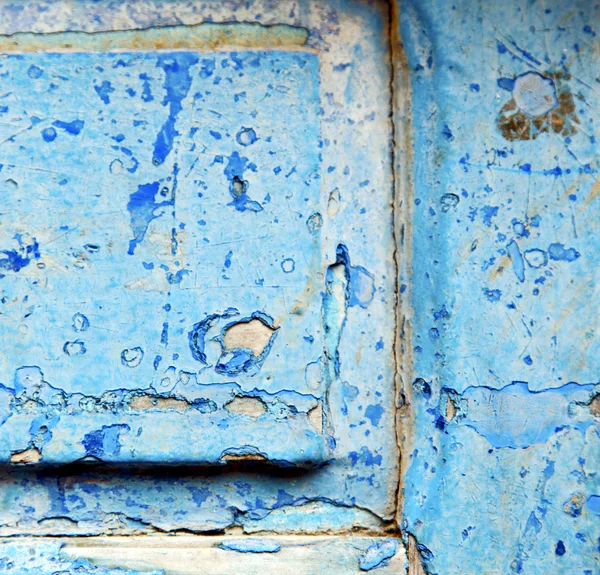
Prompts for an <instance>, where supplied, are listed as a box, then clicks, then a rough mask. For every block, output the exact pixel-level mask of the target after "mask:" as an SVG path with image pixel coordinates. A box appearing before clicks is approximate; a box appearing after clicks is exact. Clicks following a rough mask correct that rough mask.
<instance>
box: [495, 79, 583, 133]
mask: <svg viewBox="0 0 600 575" xmlns="http://www.w3.org/2000/svg"><path fill="white" fill-rule="evenodd" d="M542 77H543V78H548V79H551V80H552V81H553V83H554V85H555V86H556V98H557V101H558V104H557V106H556V107H555V108H553V109H552V110H550V111H548V112H547V113H544V114H540V115H538V116H534V117H531V116H529V115H527V114H526V113H525V112H524V111H523V110H521V109H519V107H518V106H517V103H516V101H515V99H514V97H513V98H511V99H510V100H509V101H508V102H507V103H506V104H504V106H502V108H501V109H500V112H499V113H498V117H497V119H496V123H497V126H498V128H499V129H500V132H502V135H503V136H504V137H505V138H506V139H507V140H509V141H514V140H535V139H536V138H537V137H538V136H539V135H540V134H546V133H551V132H554V133H556V134H560V135H561V136H563V137H565V136H571V135H573V134H575V133H576V132H577V125H578V124H579V123H580V122H579V118H578V117H577V114H576V107H575V100H574V98H573V94H572V93H571V92H570V90H569V89H568V87H567V86H566V85H565V81H566V80H569V79H570V75H569V74H565V73H564V72H557V73H549V74H547V75H543V76H542Z"/></svg>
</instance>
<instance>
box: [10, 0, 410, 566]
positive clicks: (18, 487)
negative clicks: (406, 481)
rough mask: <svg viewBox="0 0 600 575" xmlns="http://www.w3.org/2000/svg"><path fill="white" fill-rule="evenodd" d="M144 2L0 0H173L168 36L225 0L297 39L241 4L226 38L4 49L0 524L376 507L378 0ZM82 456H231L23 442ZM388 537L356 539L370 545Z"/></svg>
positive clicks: (388, 392)
mask: <svg viewBox="0 0 600 575" xmlns="http://www.w3.org/2000/svg"><path fill="white" fill-rule="evenodd" d="M146 7H147V9H143V7H141V5H140V4H139V3H127V2H122V3H117V4H114V3H108V2H95V3H83V2H82V3H77V4H72V3H69V4H68V10H66V9H65V4H64V3H63V4H60V3H49V4H44V9H43V10H42V9H40V10H38V8H37V7H36V8H33V7H29V6H25V5H22V6H19V7H16V6H14V5H10V6H9V5H1V6H0V9H1V10H2V11H3V12H2V14H3V17H2V18H0V22H2V24H1V26H2V29H1V30H0V32H3V33H5V34H12V33H15V32H18V31H21V32H27V31H30V32H31V31H34V32H50V31H55V32H57V31H63V30H86V31H88V32H93V31H100V30H103V31H106V30H126V29H140V28H146V27H152V26H168V25H173V26H175V25H176V26H177V34H178V36H177V37H178V38H180V37H181V34H182V31H181V26H185V25H186V24H190V25H192V24H193V25H198V24H199V23H202V22H210V23H211V25H212V23H214V22H221V21H228V22H230V21H231V20H232V18H233V19H235V20H238V21H239V22H244V21H252V22H259V23H261V24H264V25H265V26H267V25H271V24H285V25H287V26H289V27H292V28H293V29H294V30H296V31H297V33H296V34H295V35H294V34H292V35H291V36H292V38H293V39H294V41H296V38H298V37H299V38H301V39H302V38H303V44H302V45H301V46H298V45H296V46H295V47H294V48H293V49H290V50H282V49H279V48H278V49H277V50H274V49H273V47H272V46H270V45H266V46H265V45H264V40H262V39H260V41H258V40H254V41H255V42H256V45H252V42H250V45H248V44H249V41H248V38H250V39H252V38H254V36H252V35H248V34H247V33H248V27H247V26H246V25H245V24H239V26H238V28H239V33H240V35H242V36H243V45H244V47H245V48H244V50H234V49H233V48H230V47H227V48H220V49H219V51H218V52H215V51H214V50H213V48H212V47H211V46H210V45H208V46H207V45H202V46H201V47H200V48H199V49H198V51H194V50H189V51H188V50H186V51H185V52H176V51H175V52H173V51H168V52H160V53H157V52H156V51H154V52H152V51H151V52H150V53H146V52H145V53H143V54H135V55H134V54H131V49H129V50H127V49H124V50H122V52H123V53H120V54H118V55H116V54H114V55H101V54H60V55H58V56H54V55H41V54H27V55H23V56H22V57H19V56H16V55H10V56H8V57H6V58H3V59H2V61H1V63H2V65H3V73H6V74H7V75H6V77H5V78H4V81H5V82H6V83H11V85H12V89H11V90H9V89H8V88H7V89H6V91H5V92H3V94H4V93H8V92H9V91H10V92H11V94H8V95H6V96H5V97H4V98H2V104H1V105H3V106H4V105H6V106H8V108H9V110H8V112H7V113H6V115H5V116H4V117H5V119H7V118H13V120H11V121H10V122H9V121H8V120H6V121H5V123H6V124H10V123H13V124H14V125H13V126H10V125H9V126H6V125H5V126H3V127H2V129H3V130H6V132H5V134H6V135H5V138H4V139H5V140H6V142H4V143H3V144H2V146H3V147H5V150H6V153H7V154H8V153H9V150H11V151H10V154H11V156H10V158H9V159H5V161H4V163H3V171H2V172H1V173H2V174H3V177H2V178H1V179H0V180H1V182H3V183H4V184H5V185H6V186H12V188H11V192H10V193H11V194H12V196H11V197H15V198H21V200H22V202H21V206H15V207H16V208H19V209H18V210H17V211H16V212H14V214H13V212H12V211H11V213H8V212H7V215H6V222H7V224H9V223H10V224H11V225H7V226H6V228H5V227H4V226H3V229H2V233H3V234H5V235H4V236H3V244H2V249H5V250H6V251H7V252H9V253H10V254H11V255H10V256H9V254H5V255H6V259H7V260H9V262H17V263H18V265H16V264H12V263H10V264H9V263H8V262H7V264H6V266H7V269H5V270H4V275H5V277H4V278H2V280H1V281H2V282H4V285H5V286H7V287H6V288H5V289H7V290H9V289H10V290H12V293H13V294H14V293H17V294H18V297H17V300H16V301H13V300H12V299H10V298H7V301H6V302H5V304H3V305H8V306H11V308H12V311H11V314H12V315H11V317H12V318H13V319H11V320H10V321H9V318H8V317H3V326H4V327H3V329H5V330H14V329H18V327H15V325H19V324H21V323H24V324H27V325H28V329H27V333H26V334H23V335H21V332H20V331H19V332H18V333H19V336H18V338H17V336H15V338H16V339H17V341H18V342H21V341H25V340H24V339H22V338H30V339H28V340H27V341H28V342H29V343H28V345H27V346H25V345H22V346H21V344H20V343H17V344H16V345H17V348H18V351H19V354H18V355H17V356H15V357H10V356H9V355H4V354H3V363H2V365H1V366H0V369H2V373H3V376H2V377H3V381H2V383H3V385H4V387H5V388H6V389H5V390H4V407H3V413H4V414H5V416H6V417H8V418H7V419H6V421H5V423H4V424H3V426H2V427H3V428H5V431H6V434H5V435H4V438H5V439H3V440H2V450H3V454H4V455H3V458H4V459H5V460H6V459H8V458H11V459H12V461H13V464H17V463H19V464H21V465H22V467H21V468H13V469H10V470H5V471H3V472H2V475H1V499H0V501H1V506H2V513H1V516H0V523H1V527H0V533H1V534H2V535H25V534H50V535H58V534H68V535H73V534H82V535H93V534H124V535H127V534H132V533H153V532H169V533H171V532H177V531H181V530H185V531H193V532H197V533H206V532H209V531H210V532H214V531H223V532H225V531H226V530H227V529H229V528H232V527H234V528H242V529H243V530H244V531H245V532H247V533H256V532H261V531H265V530H268V531H274V532H281V533H294V532H304V533H311V532H312V533H314V532H321V533H322V532H328V531H330V532H343V531H346V530H348V529H350V528H353V527H355V528H356V529H359V530H366V531H367V532H369V533H371V532H374V533H382V532H383V531H384V530H385V529H394V521H393V520H394V515H395V510H396V496H397V470H398V450H397V443H396V435H395V430H394V421H395V411H394V407H395V401H396V393H395V384H394V372H395V364H394V327H395V316H394V305H395V283H396V282H395V265H394V260H393V253H394V247H393V246H394V239H393V229H392V211H391V204H392V191H393V188H392V172H391V148H392V137H391V125H390V119H389V107H390V98H391V95H390V78H391V74H390V66H389V53H388V50H389V45H388V19H387V7H386V6H384V5H379V4H377V3H376V4H368V3H362V2H358V3H349V4H347V3H344V2H326V3H319V2H310V3H305V4H302V5H301V6H297V5H295V4H294V3H292V2H281V3H278V4H274V3H272V2H255V3H250V4H246V3H242V2H240V3H228V4H225V3H220V2H209V3H204V4H202V5H198V4H197V3H187V2H172V3H168V4H160V5H159V4H158V3H156V4H154V3H152V2H149V3H147V4H146ZM238 28H235V27H234V30H236V29H238ZM174 30H175V29H174ZM228 30H229V28H228ZM288 32H289V31H288ZM164 34H166V35H167V36H168V33H167V32H165V33H164ZM282 34H283V32H282ZM288 35H289V34H288ZM75 36H76V38H77V37H78V38H79V39H80V41H81V43H82V44H85V42H86V38H87V37H86V36H85V35H79V36H78V35H77V34H76V35H75ZM120 37H121V36H119V38H120ZM261 38H262V36H261ZM286 38H288V36H286ZM163 40H164V37H163ZM7 41H10V40H7ZM71 41H73V37H72V36H71V37H69V42H71ZM120 41H121V40H119V42H120ZM261 42H262V43H261ZM286 42H287V40H286ZM233 43H234V44H235V39H234V41H233ZM163 45H164V44H163ZM274 45H275V47H276V48H277V46H280V45H281V44H280V43H279V42H274ZM234 52H235V53H234ZM49 62H51V65H50V64H49ZM32 67H33V68H32ZM61 67H62V68H61ZM38 68H39V70H38ZM30 69H31V72H30ZM32 76H33V77H32ZM36 76H37V77H36ZM65 78H66V79H65ZM54 86H56V87H54ZM74 86H76V87H77V88H76V89H75V88H74ZM18 88H20V92H19V93H18V94H17V93H16V92H15V90H16V89H18ZM21 92H23V93H21ZM60 94H61V95H60ZM60 98H62V99H63V101H62V102H60V101H59V99H60ZM151 98H152V99H151ZM5 100H6V102H5ZM24 103H26V104H27V105H26V106H24ZM211 110H213V111H214V112H217V113H213V112H211ZM13 114H14V115H13ZM136 114H137V115H136ZM34 116H35V117H36V118H39V120H40V121H39V122H38V121H37V120H33V122H35V124H34V125H32V120H31V118H32V117H34ZM17 118H18V120H17ZM113 120H114V122H113ZM58 121H59V122H62V123H61V124H55V122H58ZM78 121H80V122H83V125H81V126H80V124H73V122H78ZM136 122H142V123H140V124H138V125H134V124H135V123H136ZM19 130H22V131H21V132H20V133H19V134H16V135H14V136H13V134H15V133H16V132H17V131H19ZM10 137H13V139H14V141H13V140H11V139H10ZM47 140H48V141H47ZM140 140H141V141H140ZM21 146H22V147H23V149H21ZM32 154H33V156H32ZM42 154H43V158H41V157H40V156H41V155H42ZM19 158H20V159H19ZM34 160H35V161H34ZM42 160H43V161H42ZM43 162H47V165H48V166H51V167H50V168H49V171H47V172H42V171H40V170H35V169H32V168H41V167H42V166H41V164H43ZM111 167H112V169H111ZM44 169H46V168H45V166H44ZM65 179H66V180H67V181H66V182H65V183H63V184H61V182H62V181H63V180H65ZM8 180H14V182H15V183H14V184H13V183H11V182H8V183H7V181H8ZM28 182H30V185H28ZM34 184H35V185H34ZM165 188H166V189H165ZM174 189H175V191H174ZM27 190H29V192H28V191H27ZM7 191H8V189H7ZM163 192H164V193H163ZM44 198H47V199H48V200H52V201H45V202H44V201H43V199H44ZM32 203H33V204H35V207H36V209H35V210H34V209H33V206H32V205H31V204H32ZM53 205H54V208H52V207H51V206H53ZM40 212H42V213H43V214H44V217H43V218H42V217H41V215H39V216H38V215H36V214H39V213H40ZM173 212H174V214H173ZM27 214H34V217H32V216H30V217H26V216H27ZM11 218H12V219H11ZM31 220H34V221H31ZM26 223H28V225H29V229H28V230H27V235H26V233H25V230H23V231H22V232H21V231H19V230H16V229H13V228H15V227H17V226H21V225H25V224H26ZM63 225H64V226H68V228H67V229H62V230H61V226H63ZM17 233H22V235H21V236H19V238H20V240H19V238H17V237H15V235H16V234H17ZM34 238H35V240H34ZM86 246H87V247H86ZM96 248H97V249H96ZM13 252H14V253H13ZM38 252H39V256H38ZM10 258H13V259H12V260H11V259H10ZM26 261H27V264H25V262H26ZM21 264H23V265H21ZM38 264H46V266H45V267H41V268H40V267H38ZM13 267H19V268H20V269H19V270H18V271H17V270H15V269H12V268H13ZM67 267H68V269H67ZM109 270H111V271H109ZM43 278H47V281H48V283H50V282H51V281H52V282H58V283H57V284H56V289H54V290H49V289H48V287H47V286H43V281H45V280H43ZM36 281H38V282H39V283H36V284H34V282H36ZM15 290H17V291H16V292H15ZM44 290H45V291H44ZM82 292H83V293H82ZM44 293H45V294H54V295H52V296H50V295H46V296H44V297H46V298H49V299H46V300H43V299H42V300H40V299H39V298H41V297H42V294H44ZM111 294H118V295H111ZM26 295H28V296H29V297H28V298H27V301H23V299H24V298H25V296H26ZM13 299H14V296H13ZM41 301H45V303H44V305H43V306H39V304H40V302H41ZM17 302H18V303H17ZM98 304H100V305H102V306H103V307H102V309H100V308H99V305H98ZM32 306H34V307H33V311H32V312H31V309H30V308H32ZM35 306H39V307H35ZM15 314H16V315H15ZM28 314H30V315H28ZM26 315H28V316H27V317H24V316H26ZM36 316H38V317H39V319H36ZM43 318H46V320H47V322H49V323H48V324H46V322H44V321H43ZM103 324H104V326H105V327H104V328H102V325H103ZM165 324H168V325H165ZM234 327H235V329H233V328H234ZM30 328H31V330H32V334H31V335H28V334H29V329H30ZM109 328H110V329H109ZM23 331H24V330H23ZM6 333H9V332H8V331H7V332H6ZM11 333H17V332H11ZM36 333H37V336H36V335H34V334H36ZM40 339H41V340H43V341H40ZM240 341H242V342H244V343H245V345H240ZM44 342H45V343H44ZM46 344H50V345H46ZM66 344H68V345H66ZM30 350H31V351H30ZM34 350H37V351H34ZM84 350H85V352H84ZM28 354H29V355H28ZM157 356H160V359H157ZM176 356H178V357H176ZM155 364H156V368H155ZM23 367H25V368H26V369H25V370H22V369H20V368H23ZM15 372H16V373H15ZM82 378H83V379H82ZM86 386H87V387H86ZM24 392H25V393H24ZM32 392H33V393H32ZM38 392H39V394H38ZM107 392H109V393H108V394H107ZM32 394H34V395H35V394H37V395H35V396H34V397H33V398H32V399H33V402H32V403H30V402H29V399H28V398H29V396H30V395H32ZM57 395H58V397H59V399H61V402H59V403H58V405H57V404H56V403H54V402H53V401H52V400H51V398H55V397H56V396H57ZM235 398H237V399H238V400H240V401H232V400H234V399H235ZM22 399H23V400H25V401H24V402H21V400H22ZM248 399H250V401H248ZM253 399H254V400H258V401H252V400H253ZM82 401H83V405H85V406H86V408H87V410H86V411H85V412H84V413H83V419H81V416H80V415H77V414H75V413H73V414H72V415H71V413H72V412H73V411H78V410H81V409H82V408H81V406H82ZM23 403H24V405H23ZM40 403H43V405H42V406H41V407H40ZM30 409H31V410H32V411H30V412H28V410H30ZM320 410H321V411H322V416H321V414H320ZM134 411H135V413H134ZM80 421H81V423H79V422H80ZM152 422H155V423H154V424H153V423H152ZM11 426H12V427H11ZM140 427H141V428H142V429H143V430H142V436H141V437H140V438H137V437H136V434H137V433H138V429H139V428H140ZM0 432H2V428H0ZM2 433H4V432H2ZM144 434H148V435H145V436H144ZM14 437H18V438H19V443H18V445H17V444H16V443H15V444H11V443H10V441H11V438H14ZM144 438H145V439H144ZM240 438H241V439H240ZM73 440H74V441H73ZM157 447H160V449H157ZM248 447H252V448H256V449H249V448H248ZM138 454H139V455H138ZM190 454H191V455H190ZM84 456H85V457H86V459H87V460H95V461H97V460H102V461H105V462H118V463H121V462H124V463H127V462H128V461H141V462H145V463H161V462H164V463H172V462H184V463H186V462H187V463H189V462H199V463H209V464H215V463H223V462H228V463H230V467H225V468H219V469H217V470H215V469H212V468H211V469H204V470H200V471H199V470H198V469H197V468H196V469H192V470H190V469H189V468H185V469H177V468H176V469H165V468H164V467H156V468H153V467H152V466H151V465H150V466H146V467H144V468H143V469H136V468H132V467H107V466H106V465H104V466H92V467H83V468H81V467H77V468H75V469H74V470H69V468H67V469H65V470H60V471H58V472H57V471H56V470H55V469H44V468H43V467H41V466H43V463H44V460H45V458H46V460H47V461H48V460H49V462H54V461H59V460H61V459H62V461H72V460H73V459H79V458H81V457H84ZM153 458H154V460H153ZM239 459H246V460H250V461H246V462H245V463H244V464H239V463H238V461H239ZM264 459H267V460H268V461H267V463H268V464H269V465H268V466H266V465H264V463H265V462H264V461H261V460H264ZM157 460H158V461H157ZM257 460H258V461H257ZM36 461H37V463H36ZM306 462H308V463H312V464H317V466H316V468H309V469H303V468H301V465H300V464H303V463H306ZM27 463H29V465H25V464H27ZM290 464H292V465H297V467H296V468H290V467H289V465H290ZM278 466H279V469H278ZM398 549H399V547H398V546H396V545H395V544H394V543H393V542H391V543H384V544H382V545H381V546H377V545H375V547H373V548H372V549H371V551H370V552H369V554H368V556H366V557H365V558H363V559H362V561H363V562H364V566H365V567H371V566H372V568H375V567H377V566H379V565H383V564H385V563H386V562H387V561H388V559H390V557H391V555H392V554H394V553H396V551H397V550H398ZM357 561H358V559H357ZM357 566H358V565H357ZM358 568H360V567H358Z"/></svg>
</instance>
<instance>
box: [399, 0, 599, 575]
mask: <svg viewBox="0 0 600 575" xmlns="http://www.w3.org/2000/svg"><path fill="white" fill-rule="evenodd" d="M599 16H600V6H599V5H598V4H597V3H594V2H583V1H581V2H575V3H573V2H563V1H561V0H556V1H553V2H545V3H537V2H535V3H530V4H528V5H527V6H525V5H523V4H521V3H519V2H514V1H512V0H502V1H500V2H480V3H475V2H468V1H462V2H452V3H444V2H437V1H435V0H427V1H425V2H412V1H409V2H403V3H402V5H401V7H400V18H399V33H400V36H401V38H402V41H403V49H404V51H405V57H406V61H407V67H408V70H407V73H408V76H409V78H410V91H411V94H412V96H411V105H412V109H411V110H412V132H411V134H410V140H411V144H412V146H413V151H414V155H413V158H414V159H413V163H412V166H411V168H410V174H411V177H412V182H413V185H412V188H411V189H410V191H409V194H410V196H409V197H408V199H407V201H408V202H410V204H411V212H412V214H413V217H412V220H411V221H412V227H411V233H412V238H411V239H412V247H411V249H410V253H409V254H407V257H409V258H410V261H411V268H412V275H411V277H410V278H403V279H402V282H403V283H407V284H408V288H409V289H407V290H406V294H407V296H408V297H409V298H410V303H409V304H408V305H409V307H410V308H411V318H410V323H411V331H412V334H411V339H410V341H409V342H408V343H407V346H408V347H409V348H410V355H411V360H412V364H413V368H412V370H413V374H412V381H409V382H407V395H408V397H409V398H410V402H411V410H412V414H411V417H412V426H413V427H411V433H410V439H409V441H408V442H407V444H406V453H405V457H406V463H405V465H406V467H405V473H404V477H403V483H404V485H403V488H402V499H403V512H402V528H403V529H404V530H406V531H407V532H408V533H410V534H412V535H413V536H414V537H415V539H416V542H417V546H418V549H419V551H420V554H421V557H422V559H423V562H424V566H425V569H426V572H427V573H431V574H438V575H442V574H446V573H487V574H500V573H501V574H503V575H504V574H513V573H515V574H517V573H525V574H536V575H541V574H546V573H569V574H581V575H592V574H595V573H598V572H599V570H600V522H598V506H597V505H596V501H597V497H598V494H599V490H600V483H599V478H600V476H599V474H598V469H599V467H600V458H599V455H598V454H599V451H598V449H599V447H600V434H599V429H600V428H599V424H600V420H599V419H598V412H597V410H596V408H595V405H596V404H597V401H598V399H597V395H598V392H599V391H600V386H599V385H598V368H599V365H598V358H599V357H600V356H599V354H598V345H599V340H598V337H597V330H598V326H597V303H596V300H597V298H596V296H595V293H596V290H597V287H596V286H597V284H598V254H599V252H598V245H597V244H598V240H597V237H598V233H597V228H598V223H597V222H598V210H599V209H600V204H599V203H598V195H599V194H598V192H599V191H600V184H599V171H598V168H599V166H598V155H597V137H598V136H597V130H598V127H597V118H598V113H599V101H598V94H597V90H596V88H595V86H597V82H598V80H597V68H596V66H595V65H594V64H593V62H595V61H596V59H597V58H596V56H595V54H596V53H597V51H598V48H599V43H598V32H600V30H599V25H598V22H599V21H600V19H599ZM399 161H400V162H402V158H399ZM409 282H410V284H409ZM401 293H402V291H401ZM407 296H405V297H407ZM594 398H596V399H594Z"/></svg>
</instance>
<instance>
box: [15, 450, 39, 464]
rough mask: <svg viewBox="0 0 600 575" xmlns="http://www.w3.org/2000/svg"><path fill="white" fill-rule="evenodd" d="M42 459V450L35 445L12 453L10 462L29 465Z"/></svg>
mask: <svg viewBox="0 0 600 575" xmlns="http://www.w3.org/2000/svg"><path fill="white" fill-rule="evenodd" d="M41 459H42V452H41V451H40V450H39V449H38V448H37V447H31V448H29V449H26V450H25V451H18V452H17V453H13V454H12V455H11V457H10V462H11V463H12V464H13V465H31V464H33V463H38V462H39V461H40V460H41Z"/></svg>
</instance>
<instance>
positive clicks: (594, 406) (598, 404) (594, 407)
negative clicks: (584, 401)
mask: <svg viewBox="0 0 600 575" xmlns="http://www.w3.org/2000/svg"><path fill="white" fill-rule="evenodd" d="M590 413H591V414H592V415H593V416H594V417H599V418H600V394H599V395H596V396H595V397H593V398H592V401H590Z"/></svg>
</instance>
